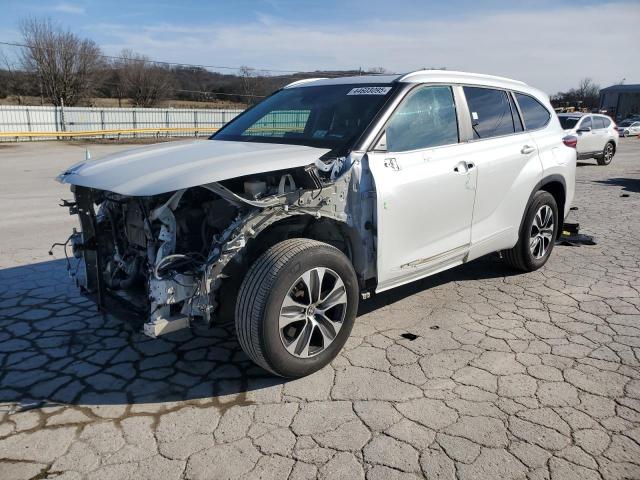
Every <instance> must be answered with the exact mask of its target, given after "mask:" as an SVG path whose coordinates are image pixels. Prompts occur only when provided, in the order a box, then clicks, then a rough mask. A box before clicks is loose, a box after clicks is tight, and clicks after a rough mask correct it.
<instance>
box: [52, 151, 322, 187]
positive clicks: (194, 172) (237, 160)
mask: <svg viewBox="0 0 640 480" xmlns="http://www.w3.org/2000/svg"><path fill="white" fill-rule="evenodd" d="M327 152H329V150H328V149H322V148H313V147H305V146H300V145H283V144H273V143H255V142H231V141H223V140H189V141H183V142H171V143H160V144H155V145H150V146H146V147H140V148H134V149H131V150H127V151H124V152H119V153H114V154H111V155H107V156H106V157H103V158H101V159H98V160H87V161H84V162H80V163H77V164H75V165H74V166H72V167H70V168H68V169H67V170H66V171H65V172H63V173H62V174H60V176H58V180H59V181H60V182H62V183H69V184H71V185H79V186H82V187H89V188H95V189H98V190H107V191H110V192H115V193H119V194H121V195H128V196H151V195H159V194H161V193H166V192H173V191H175V190H180V189H182V188H189V187H195V186H198V185H203V184H206V183H211V182H219V181H221V180H227V179H230V178H235V177H240V176H243V175H251V174H256V173H263V172H272V171H275V170H282V169H286V168H295V167H303V166H305V165H309V164H311V163H314V162H315V161H316V160H317V159H318V158H320V157H321V156H322V155H324V154H326V153H327Z"/></svg>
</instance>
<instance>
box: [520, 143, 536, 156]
mask: <svg viewBox="0 0 640 480" xmlns="http://www.w3.org/2000/svg"><path fill="white" fill-rule="evenodd" d="M535 151H536V149H535V147H532V146H531V145H524V146H523V147H522V149H521V150H520V153H521V154H523V155H528V154H530V153H533V152H535Z"/></svg>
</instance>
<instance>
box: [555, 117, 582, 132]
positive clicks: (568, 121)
mask: <svg viewBox="0 0 640 480" xmlns="http://www.w3.org/2000/svg"><path fill="white" fill-rule="evenodd" d="M558 119H559V120H560V125H562V128H564V129H565V130H571V129H572V128H573V127H575V126H576V123H578V121H579V120H580V117H558Z"/></svg>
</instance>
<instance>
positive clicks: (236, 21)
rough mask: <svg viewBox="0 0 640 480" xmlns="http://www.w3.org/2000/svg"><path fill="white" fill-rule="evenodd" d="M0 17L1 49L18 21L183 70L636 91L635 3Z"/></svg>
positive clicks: (118, 4)
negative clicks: (370, 73)
mask: <svg viewBox="0 0 640 480" xmlns="http://www.w3.org/2000/svg"><path fill="white" fill-rule="evenodd" d="M0 9H1V10H0V11H2V12H3V14H2V15H0V41H9V42H11V41H18V42H19V41H20V38H21V36H20V30H19V23H20V20H21V19H24V18H26V17H29V16H40V17H42V16H44V17H50V18H51V19H52V20H53V21H54V22H56V23H59V24H60V25H61V26H63V27H64V28H68V29H69V30H71V31H72V32H74V33H76V34H77V35H79V36H82V37H88V38H91V39H93V40H94V41H96V43H98V45H100V47H101V48H102V49H103V51H104V52H105V53H106V54H109V55H117V54H118V53H119V52H120V51H121V50H122V49H124V48H128V49H132V50H134V51H136V52H139V53H142V54H145V55H147V56H148V57H150V58H152V59H154V60H161V61H168V62H176V63H189V64H204V65H216V66H226V67H232V68H237V67H239V66H242V65H247V66H250V67H254V68H264V69H273V70H302V71H313V70H323V69H327V70H336V69H358V68H362V69H364V70H367V69H369V68H374V67H384V68H386V69H387V70H389V71H392V72H407V71H411V70H417V69H420V68H440V67H445V68H447V69H449V70H463V71H470V72H477V73H487V74H493V75H502V76H507V77H512V78H516V79H518V80H523V81H525V82H527V83H529V84H531V85H533V86H536V87H538V88H541V89H542V90H545V91H546V92H547V93H549V94H552V93H555V92H558V91H563V90H568V89H569V88H572V87H575V86H577V84H578V82H579V80H580V79H581V78H584V77H591V78H592V79H593V80H594V81H595V82H596V83H598V84H600V85H601V86H602V87H604V86H608V85H611V84H614V83H619V82H620V81H621V80H622V79H625V83H640V1H639V0H619V1H615V2H608V1H606V0H600V1H591V0H582V1H576V0H573V1H567V0H538V1H535V0H523V1H513V0H512V1H499V0H475V1H474V0H440V1H427V0H422V1H408V0H384V1H382V0H354V1H339V0H322V1H320V0H317V1H306V0H299V1H295V0H231V1H229V0H227V1H217V0H215V1H214V0H200V1H192V0H183V1H175V0H174V1H160V0H156V1H149V0H127V1H123V0H109V1H107V0H64V1H57V0H19V1H17V0H0ZM5 49H6V47H5ZM220 71H227V70H225V69H220ZM274 73H277V72H274Z"/></svg>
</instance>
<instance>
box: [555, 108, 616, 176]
mask: <svg viewBox="0 0 640 480" xmlns="http://www.w3.org/2000/svg"><path fill="white" fill-rule="evenodd" d="M558 119H559V120H560V125H562V128H563V129H564V131H565V133H567V135H573V136H575V137H576V138H577V139H578V145H577V147H576V149H577V151H578V159H579V160H580V159H587V158H595V159H596V160H597V161H598V165H609V164H610V163H611V160H613V156H614V155H615V154H616V151H617V150H618V137H619V134H618V129H617V127H616V124H615V123H614V122H613V121H612V120H611V118H609V117H607V116H606V115H600V114H595V113H560V114H558Z"/></svg>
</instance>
